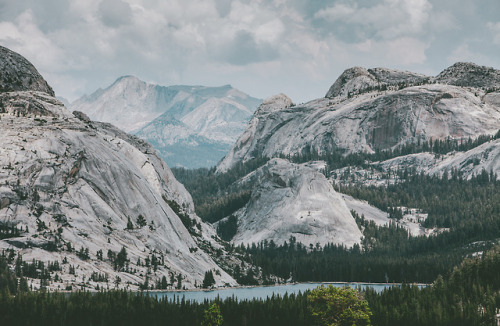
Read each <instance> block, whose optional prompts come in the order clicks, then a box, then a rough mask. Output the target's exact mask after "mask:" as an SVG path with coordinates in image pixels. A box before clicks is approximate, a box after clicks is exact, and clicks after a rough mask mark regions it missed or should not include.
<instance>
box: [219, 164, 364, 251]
mask: <svg viewBox="0 0 500 326" xmlns="http://www.w3.org/2000/svg"><path fill="white" fill-rule="evenodd" d="M240 183H241V184H242V185H244V184H245V183H252V184H254V185H255V186H254V188H253V190H252V195H251V198H250V200H249V202H248V203H247V204H246V206H245V207H243V208H242V209H240V210H238V211H237V212H235V213H234V216H235V217H236V218H237V225H238V227H237V232H236V235H235V236H234V238H233V239H232V242H233V243H235V244H237V245H239V244H249V245H251V244H252V243H260V242H261V241H264V240H267V241H271V240H272V241H274V243H275V244H278V245H281V244H283V243H284V242H285V241H290V237H294V238H295V239H296V241H297V242H301V243H303V244H305V245H307V246H309V245H310V244H312V245H316V244H317V243H319V244H320V245H325V244H327V243H335V244H343V245H345V246H347V247H351V246H352V245H353V244H355V243H359V242H360V239H361V236H362V234H361V231H360V230H359V228H358V226H357V225H356V222H355V220H354V218H353V217H352V215H351V213H350V211H349V209H348V208H347V206H346V204H345V202H344V200H343V199H342V197H341V196H340V195H339V194H338V193H337V192H335V191H334V190H333V187H332V185H331V184H330V183H329V182H328V180H327V179H326V178H325V176H324V175H323V174H321V173H319V172H318V171H317V169H316V168H314V167H311V166H310V164H293V163H290V162H288V161H286V160H283V159H272V160H270V161H269V162H268V163H267V164H266V165H264V166H263V167H261V168H259V169H258V170H256V171H254V172H252V173H251V174H249V175H247V176H246V177H244V178H243V179H242V180H241V181H240ZM223 222H224V221H223Z"/></svg>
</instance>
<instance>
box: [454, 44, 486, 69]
mask: <svg viewBox="0 0 500 326" xmlns="http://www.w3.org/2000/svg"><path fill="white" fill-rule="evenodd" d="M447 60H448V63H450V64H453V63H455V62H474V63H480V62H481V63H485V62H487V61H488V60H487V59H486V58H485V56H484V55H482V54H481V53H479V52H476V51H474V50H471V49H470V47H469V44H468V43H466V42H464V43H462V44H460V45H459V46H458V47H457V48H456V49H454V50H453V52H452V53H451V54H450V55H449V56H448V57H447Z"/></svg>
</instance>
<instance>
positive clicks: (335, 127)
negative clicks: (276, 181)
mask: <svg viewBox="0 0 500 326" xmlns="http://www.w3.org/2000/svg"><path fill="white" fill-rule="evenodd" d="M457 67H458V68H457ZM459 68H460V69H459ZM467 69H473V70H474V71H476V70H478V69H479V68H477V66H475V65H472V64H464V65H460V64H457V65H456V67H455V68H453V69H451V70H452V71H457V73H456V74H455V75H453V76H457V77H456V78H455V77H454V78H452V77H451V76H450V73H446V74H442V75H439V76H438V77H436V78H434V79H433V80H431V79H430V78H428V77H425V76H423V75H417V74H411V73H406V72H400V73H398V72H394V71H392V70H388V69H380V68H379V69H373V70H372V73H370V72H369V71H368V70H366V69H365V70H363V69H361V68H353V69H351V70H347V71H346V73H344V74H343V77H339V79H338V80H337V81H336V82H335V83H334V86H332V88H331V89H330V91H329V93H328V94H327V95H335V94H336V96H335V97H333V98H329V97H327V98H322V99H317V100H313V101H310V102H308V103H305V104H304V105H301V106H287V105H281V104H279V102H276V101H275V107H274V109H273V110H272V112H269V111H266V110H264V111H262V110H257V111H256V112H255V114H254V116H253V118H252V120H251V121H250V123H249V126H248V127H247V129H246V130H245V132H244V133H243V134H242V136H241V137H240V138H239V139H238V140H237V142H236V144H235V145H234V146H233V148H232V149H231V151H230V152H229V153H228V155H226V157H225V158H224V159H223V160H222V161H221V163H220V164H219V165H218V167H217V170H218V171H219V172H224V171H227V169H229V168H231V167H232V166H234V164H235V163H236V162H246V161H248V160H250V159H252V158H255V157H257V156H259V155H260V156H265V157H277V156H282V155H284V156H286V155H292V156H293V155H301V154H304V153H312V152H315V153H319V154H323V153H328V152H331V151H335V150H340V151H343V152H345V153H357V152H368V153H372V152H374V151H375V150H386V149H392V148H396V147H398V146H400V145H403V144H406V143H409V142H418V141H419V140H420V141H427V140H429V139H444V138H446V137H451V138H468V137H472V138H475V137H477V136H479V135H483V134H489V135H491V134H494V133H496V132H497V131H498V129H499V125H500V107H499V105H498V104H499V101H498V90H497V91H495V88H494V87H496V86H495V85H496V84H495V83H496V82H497V79H496V77H495V76H497V75H498V71H495V72H494V73H493V72H491V71H492V70H491V69H492V68H491V69H490V68H488V69H486V71H490V72H489V73H488V77H485V79H488V80H490V82H488V83H487V84H488V85H490V84H491V85H493V86H491V87H493V89H491V87H490V86H488V87H486V86H483V85H486V84H485V82H483V81H478V82H474V81H469V82H468V84H467V85H468V86H467V87H461V86H455V85H449V84H446V83H443V82H445V81H449V82H450V83H454V84H458V82H457V80H458V79H459V77H460V76H469V73H467ZM481 69H482V68H481ZM377 71H378V73H376V72H377ZM384 73H385V75H384ZM367 74H368V75H369V76H368V77H367ZM346 76H350V78H352V79H351V80H347V79H345V78H344V77H346ZM370 76H371V77H370ZM375 76H384V77H377V78H378V79H376V78H375ZM391 76H392V77H391ZM443 76H447V77H446V78H445V77H443ZM367 78H368V79H369V80H386V81H387V80H388V81H391V85H392V86H387V85H388V84H387V85H385V86H384V87H380V86H377V87H375V86H374V85H375V84H373V85H371V86H370V84H363V82H364V81H366V80H367ZM370 78H371V79H370ZM464 78H468V77H464ZM359 79H361V81H359ZM481 80H482V79H481ZM377 82H378V81H377ZM413 83H416V84H417V85H416V86H412V84H413ZM360 85H369V86H370V87H371V88H366V87H365V86H360ZM377 85H378V84H377ZM472 85H475V86H476V87H472ZM372 86H373V87H372ZM349 94H351V95H349ZM352 94H354V95H352ZM283 96H284V95H283Z"/></svg>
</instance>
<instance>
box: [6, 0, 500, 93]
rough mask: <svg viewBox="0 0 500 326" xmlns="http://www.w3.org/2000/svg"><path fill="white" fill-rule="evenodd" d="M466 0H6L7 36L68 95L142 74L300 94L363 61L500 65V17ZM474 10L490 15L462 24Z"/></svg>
mask: <svg viewBox="0 0 500 326" xmlns="http://www.w3.org/2000/svg"><path fill="white" fill-rule="evenodd" d="M465 1H466V0H447V2H446V3H443V2H442V1H441V0H439V1H438V0H381V1H358V0H339V1H333V0H325V1H318V2H314V3H313V2H304V1H301V0H252V1H248V0H183V1H181V0H72V1H66V0H47V1H44V2H43V4H41V2H40V1H38V0H17V1H4V2H2V0H0V2H1V3H2V5H3V7H2V10H0V44H2V45H4V46H7V47H9V48H11V49H13V50H15V51H16V52H19V53H21V54H22V55H24V56H26V57H27V58H28V59H29V60H30V61H32V62H33V64H35V66H36V67H37V68H38V69H39V70H40V72H41V73H42V74H43V75H44V76H46V78H47V79H48V81H49V83H52V84H53V87H54V89H55V91H56V93H58V94H59V95H63V96H65V97H68V98H70V99H71V98H75V97H77V96H80V95H82V92H83V91H82V90H83V89H84V90H85V92H87V93H88V92H91V91H93V90H95V89H96V88H98V87H102V86H106V85H107V84H109V83H110V82H112V81H114V80H115V79H116V78H117V77H119V76H120V75H125V74H135V75H138V77H140V78H142V79H145V80H149V81H156V82H158V83H160V84H164V85H171V84H174V83H176V84H207V85H214V86H215V85H222V84H227V83H231V84H234V85H239V86H240V87H241V88H242V90H243V91H246V92H249V93H250V94H252V95H254V96H260V97H267V96H269V95H272V94H273V93H279V92H281V91H284V92H287V93H289V95H290V96H292V97H293V98H294V100H297V101H301V100H304V99H312V98H313V97H314V96H322V95H324V92H326V90H327V88H328V87H329V86H330V84H331V83H332V82H333V81H334V80H335V79H336V77H337V76H338V74H340V73H341V72H342V71H343V70H344V69H346V68H349V67H350V66H354V65H360V66H366V67H373V66H387V67H391V68H396V69H397V68H405V69H411V70H415V71H428V70H432V69H435V66H438V67H439V68H441V67H442V66H443V64H444V63H443V62H442V61H446V60H447V59H448V60H449V59H450V58H451V57H454V58H455V57H457V58H458V57H461V58H464V57H469V59H468V60H471V61H477V60H474V56H477V55H481V54H482V55H483V56H486V57H488V58H489V62H491V65H493V66H495V64H496V65H497V66H500V61H499V60H500V58H498V54H497V53H488V52H487V51H489V50H486V49H491V48H495V49H497V47H496V46H495V45H494V44H499V43H500V36H499V35H500V32H499V29H500V27H499V23H498V22H491V23H489V24H485V23H484V22H488V21H491V20H492V18H489V19H482V20H481V18H482V17H481V16H480V15H479V13H478V12H477V11H474V10H465V9H463V10H462V9H461V8H462V7H463V4H465ZM485 1H497V0H485ZM461 4H462V5H461ZM2 5H0V6H2ZM321 8H322V9H321ZM465 11H466V12H465ZM460 15H462V16H460ZM464 15H465V16H464ZM474 15H475V16H474ZM469 16H472V17H475V18H476V19H477V20H476V21H481V22H482V24H472V23H471V21H468V24H469V25H464V24H465V23H464V21H466V19H469V18H470V17H469ZM51 18H53V19H51ZM464 18H466V19H464ZM476 21H473V22H476ZM445 30H446V31H448V32H447V33H443V31H445ZM465 33H469V35H468V39H462V34H465ZM492 40H493V41H492ZM482 42H488V43H487V44H486V43H482ZM492 42H495V43H492ZM463 44H470V48H469V47H468V45H463ZM460 46H462V47H461V48H460ZM488 47H489V48H488ZM470 49H474V51H471V50H470ZM486 53H487V54H486ZM430 62H438V63H437V64H434V66H430V65H429V63H430ZM292 92H294V94H292Z"/></svg>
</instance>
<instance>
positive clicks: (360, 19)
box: [315, 0, 432, 38]
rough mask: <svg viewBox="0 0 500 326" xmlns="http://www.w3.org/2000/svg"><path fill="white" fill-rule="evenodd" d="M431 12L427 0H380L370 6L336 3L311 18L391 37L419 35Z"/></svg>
mask: <svg viewBox="0 0 500 326" xmlns="http://www.w3.org/2000/svg"><path fill="white" fill-rule="evenodd" d="M431 10H432V5H431V4H430V2H429V1H427V0H384V1H382V2H381V3H378V4H376V5H374V6H372V7H359V6H358V5H357V4H356V3H353V4H350V5H347V4H344V3H337V4H335V5H334V6H332V7H328V8H326V9H322V10H320V11H318V12H317V13H316V14H315V18H322V19H326V20H329V21H332V22H343V23H347V24H354V25H358V26H361V27H363V28H364V29H366V30H369V31H371V32H374V33H375V34H376V35H377V36H378V37H381V38H394V37H398V36H401V35H414V34H420V33H422V32H423V31H424V27H425V26H426V24H427V23H428V21H429V17H430V12H431Z"/></svg>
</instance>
